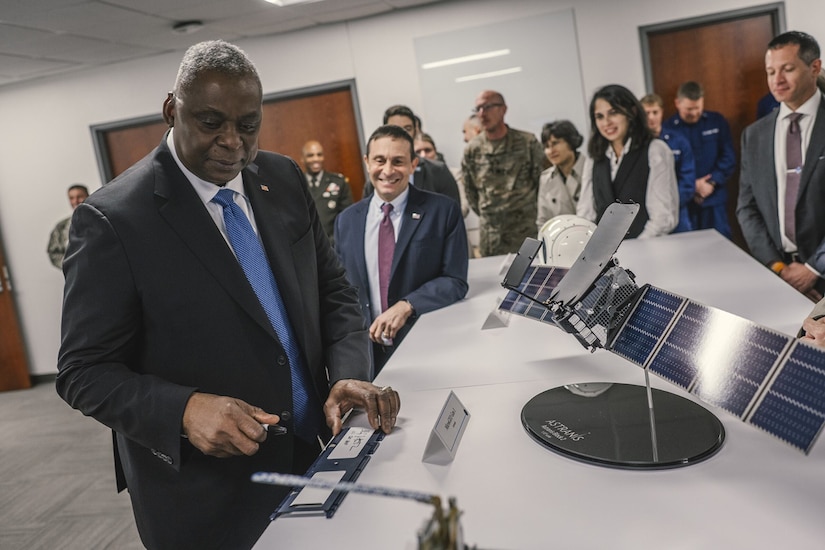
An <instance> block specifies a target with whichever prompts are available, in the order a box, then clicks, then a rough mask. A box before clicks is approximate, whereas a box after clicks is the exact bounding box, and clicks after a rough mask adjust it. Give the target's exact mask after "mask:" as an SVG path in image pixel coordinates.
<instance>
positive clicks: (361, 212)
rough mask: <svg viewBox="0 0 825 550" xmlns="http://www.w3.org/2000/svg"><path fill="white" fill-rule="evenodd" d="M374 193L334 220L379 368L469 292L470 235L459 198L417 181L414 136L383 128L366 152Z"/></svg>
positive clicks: (336, 238)
mask: <svg viewBox="0 0 825 550" xmlns="http://www.w3.org/2000/svg"><path fill="white" fill-rule="evenodd" d="M364 162H365V163H366V165H367V172H368V174H369V178H370V181H371V182H372V185H373V187H374V188H375V193H373V195H372V196H371V197H367V198H365V199H363V200H361V201H359V202H357V203H355V204H354V205H352V206H350V207H349V208H347V209H346V210H344V211H343V212H342V213H341V214H340V215H339V216H338V218H337V219H336V220H335V242H336V249H337V250H338V254H339V255H340V256H341V261H342V262H343V264H344V267H345V268H346V271H347V277H348V278H349V280H350V281H351V282H352V283H353V284H354V285H355V286H356V287H358V298H359V301H360V303H361V308H362V310H363V312H364V316H365V317H366V318H367V320H368V322H370V323H371V324H370V327H369V333H370V339H371V340H372V342H373V354H374V365H375V373H376V374H378V372H379V371H380V370H381V368H382V367H383V366H384V364H385V363H386V362H387V360H388V359H389V358H390V356H391V355H392V353H393V351H394V350H395V348H396V347H398V345H399V344H401V341H402V340H403V339H404V337H405V336H406V335H407V333H408V332H409V330H410V328H411V327H412V325H413V324H414V323H415V321H416V319H417V318H418V316H419V315H422V314H424V313H427V312H429V311H432V310H434V309H438V308H441V307H444V306H447V305H449V304H452V303H453V302H457V301H458V300H460V299H462V298H463V297H464V296H465V295H466V294H467V265H468V252H467V233H466V231H465V229H464V220H463V218H462V216H461V208H460V206H459V204H458V203H457V202H456V201H454V200H452V199H448V198H446V197H444V196H443V195H439V194H437V193H431V192H429V191H422V190H420V189H418V188H417V187H416V186H414V185H410V183H409V178H410V175H411V174H412V173H413V172H414V170H415V167H416V165H417V164H418V162H419V159H418V157H416V155H415V150H414V148H413V139H412V137H410V135H409V134H408V133H407V132H406V131H405V130H403V129H402V128H400V127H398V126H393V125H386V126H381V127H380V128H378V129H377V130H376V131H375V132H373V134H372V136H370V139H369V141H368V142H367V154H366V156H365V157H364Z"/></svg>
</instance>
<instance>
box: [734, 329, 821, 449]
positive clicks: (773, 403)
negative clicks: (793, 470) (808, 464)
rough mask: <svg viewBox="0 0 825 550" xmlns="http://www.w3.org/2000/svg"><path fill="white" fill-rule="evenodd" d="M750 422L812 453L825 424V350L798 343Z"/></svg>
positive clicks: (758, 403) (757, 406)
mask: <svg viewBox="0 0 825 550" xmlns="http://www.w3.org/2000/svg"><path fill="white" fill-rule="evenodd" d="M747 422H749V423H750V424H753V425H754V426H757V427H759V428H762V429H763V430H765V431H767V432H769V433H771V434H773V435H775V436H777V437H779V438H780V439H783V440H785V441H787V442H788V443H790V444H791V445H793V446H794V447H798V448H800V449H802V450H803V451H804V452H805V453H808V452H810V450H811V448H812V447H813V444H814V442H815V441H816V438H817V437H818V436H819V433H820V432H821V431H822V426H823V424H825V350H822V349H820V348H815V347H813V346H810V345H808V344H805V343H803V342H802V341H798V342H794V343H793V348H792V350H791V352H790V353H789V354H788V355H787V356H786V358H785V360H784V362H783V364H782V365H781V367H780V369H779V371H778V373H777V375H776V376H775V377H773V379H772V382H771V383H770V384H769V386H768V388H767V393H766V394H765V395H764V397H763V398H762V399H760V400H759V401H758V402H757V405H756V409H755V411H754V412H753V413H752V414H751V415H750V417H749V418H747Z"/></svg>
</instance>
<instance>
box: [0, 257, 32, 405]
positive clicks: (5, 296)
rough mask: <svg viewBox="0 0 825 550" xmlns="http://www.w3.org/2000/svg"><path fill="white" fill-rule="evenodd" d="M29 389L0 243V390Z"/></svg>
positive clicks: (11, 294) (23, 350)
mask: <svg viewBox="0 0 825 550" xmlns="http://www.w3.org/2000/svg"><path fill="white" fill-rule="evenodd" d="M30 387H31V378H30V377H29V362H28V359H27V357H26V348H25V346H24V345H23V336H22V332H21V330H20V321H19V319H18V317H17V306H16V304H15V300H14V288H13V287H12V283H11V277H10V276H9V268H8V266H7V265H6V255H5V253H4V252H3V243H2V241H0V391H6V390H19V389H23V388H30Z"/></svg>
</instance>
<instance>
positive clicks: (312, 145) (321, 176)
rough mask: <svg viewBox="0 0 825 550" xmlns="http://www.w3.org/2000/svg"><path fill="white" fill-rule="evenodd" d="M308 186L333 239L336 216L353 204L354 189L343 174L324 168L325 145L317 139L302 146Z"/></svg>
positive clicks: (322, 222) (327, 231) (322, 224)
mask: <svg viewBox="0 0 825 550" xmlns="http://www.w3.org/2000/svg"><path fill="white" fill-rule="evenodd" d="M301 157H302V158H301V160H302V162H303V165H304V173H305V174H306V178H307V187H308V188H309V194H310V195H311V196H312V200H314V201H315V208H317V209H318V218H320V220H321V226H322V227H323V228H324V232H325V233H326V234H327V237H329V238H330V239H332V232H333V230H334V228H335V217H336V216H338V214H340V213H341V212H343V211H344V210H345V209H346V208H347V207H348V206H350V205H351V204H352V190H351V189H350V188H349V181H347V178H345V177H344V175H343V174H336V173H335V172H328V171H326V170H324V147H323V146H322V145H321V144H320V143H319V142H318V141H315V140H311V141H307V142H306V143H304V146H303V147H302V148H301Z"/></svg>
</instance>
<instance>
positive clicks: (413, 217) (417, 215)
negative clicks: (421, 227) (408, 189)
mask: <svg viewBox="0 0 825 550" xmlns="http://www.w3.org/2000/svg"><path fill="white" fill-rule="evenodd" d="M412 219H414V220H420V219H421V214H419V213H418V212H413V213H412Z"/></svg>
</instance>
